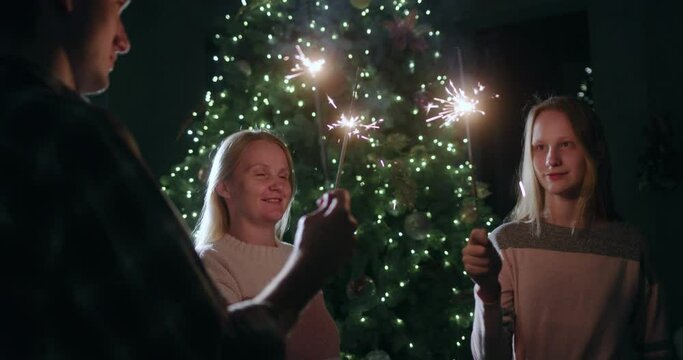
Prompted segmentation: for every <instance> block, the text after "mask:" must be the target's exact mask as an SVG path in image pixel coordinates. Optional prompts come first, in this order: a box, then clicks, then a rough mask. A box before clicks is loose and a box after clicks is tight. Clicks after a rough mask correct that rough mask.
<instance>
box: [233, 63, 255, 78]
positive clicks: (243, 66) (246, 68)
mask: <svg viewBox="0 0 683 360" xmlns="http://www.w3.org/2000/svg"><path fill="white" fill-rule="evenodd" d="M235 64H236V65H237V68H238V69H240V71H241V72H242V73H243V74H244V75H247V76H251V65H249V63H248V62H246V61H244V60H239V61H237V62H236V63H235Z"/></svg>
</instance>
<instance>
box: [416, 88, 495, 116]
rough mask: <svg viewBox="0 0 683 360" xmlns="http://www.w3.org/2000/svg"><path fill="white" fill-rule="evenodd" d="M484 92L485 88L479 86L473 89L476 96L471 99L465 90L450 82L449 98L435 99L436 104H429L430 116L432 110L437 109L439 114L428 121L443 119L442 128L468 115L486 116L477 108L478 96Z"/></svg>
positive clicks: (447, 90) (447, 91) (447, 89)
mask: <svg viewBox="0 0 683 360" xmlns="http://www.w3.org/2000/svg"><path fill="white" fill-rule="evenodd" d="M483 90H484V86H483V85H481V84H478V85H477V87H475V88H474V89H472V92H473V94H474V95H473V97H470V96H468V95H467V94H466V93H465V91H464V90H463V89H461V88H457V87H455V85H454V84H453V82H452V81H449V82H448V86H446V93H447V94H448V97H447V98H446V99H440V98H434V103H432V102H430V103H429V104H427V107H426V109H427V113H428V114H429V111H431V110H432V109H437V110H439V112H438V114H436V115H435V116H432V117H430V118H428V119H427V120H426V121H427V122H431V121H434V120H437V119H441V120H443V121H444V122H443V124H442V125H441V126H447V125H450V124H452V123H454V122H457V121H459V120H460V118H461V117H463V116H465V115H467V114H471V113H479V114H482V115H483V114H485V113H484V111H482V110H481V109H479V108H478V107H477V105H478V104H479V100H478V99H477V96H478V95H479V94H480V92H482V91H483Z"/></svg>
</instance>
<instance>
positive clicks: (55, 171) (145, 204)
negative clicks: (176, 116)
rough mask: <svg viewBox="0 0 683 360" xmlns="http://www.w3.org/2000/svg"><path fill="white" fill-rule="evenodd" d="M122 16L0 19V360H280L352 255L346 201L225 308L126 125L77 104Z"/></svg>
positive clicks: (342, 197) (326, 212) (91, 10)
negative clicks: (313, 303) (290, 336)
mask: <svg viewBox="0 0 683 360" xmlns="http://www.w3.org/2000/svg"><path fill="white" fill-rule="evenodd" d="M129 2H130V0H21V1H15V2H13V3H14V5H13V7H12V8H11V10H10V8H7V9H5V10H3V12H2V13H1V14H0V166H3V167H4V169H3V175H2V176H0V234H2V239H3V249H2V251H1V252H0V253H1V254H2V255H0V264H2V265H0V266H2V268H0V270H2V277H3V280H4V281H3V292H2V296H0V319H2V320H0V334H2V336H0V358H3V359H15V358H16V359H19V358H46V359H76V358H88V359H108V358H110V359H120V358H140V359H157V358H191V359H217V358H244V357H248V358H254V359H256V358H278V357H281V356H282V354H283V352H282V350H283V345H282V339H283V337H284V336H286V333H287V331H288V330H289V329H290V328H291V326H292V324H293V323H294V322H295V321H296V318H297V316H298V314H299V312H300V311H301V309H302V308H303V307H304V306H305V305H306V303H307V302H308V300H310V299H311V298H312V296H313V295H314V294H315V293H316V292H317V291H318V290H319V289H320V287H321V286H322V284H323V282H324V281H325V279H326V278H327V277H329V276H330V275H332V274H333V273H334V272H335V271H336V270H337V268H338V267H339V266H340V265H341V264H342V263H343V262H344V261H346V260H348V258H349V257H350V255H351V250H352V242H353V240H352V239H353V229H354V227H355V220H354V219H353V216H352V215H351V214H350V200H349V198H348V194H347V193H346V192H344V191H336V192H332V193H329V194H326V195H325V196H323V198H321V200H320V201H319V208H318V210H316V211H315V212H314V213H311V214H309V215H308V216H306V217H304V218H302V220H301V221H300V223H299V228H298V229H297V230H298V231H297V236H296V244H295V245H296V250H295V252H294V254H293V255H292V258H291V259H290V261H289V262H288V264H287V265H286V266H285V268H284V269H283V270H282V272H281V273H280V275H279V276H278V277H277V278H276V279H275V280H274V281H273V283H272V284H271V285H270V286H269V287H268V288H266V289H265V290H264V292H263V293H262V294H261V295H259V296H258V297H257V298H256V299H253V300H251V301H249V302H247V303H241V304H238V305H237V306H234V307H233V308H231V309H230V311H228V310H227V309H224V308H222V307H221V305H220V304H221V301H220V300H219V299H220V297H219V295H218V293H217V292H216V290H215V288H214V287H213V285H212V284H211V281H210V280H209V278H208V277H207V275H206V273H205V271H204V269H203V268H202V266H201V264H200V261H199V260H198V258H197V256H196V254H195V252H194V250H193V247H192V244H191V241H190V238H189V235H188V231H187V229H186V228H185V226H184V225H183V224H182V223H181V222H180V221H179V220H178V217H177V214H176V212H175V210H174V208H173V206H172V205H170V203H169V202H168V200H167V199H166V198H165V197H164V195H163V194H162V193H161V192H160V191H159V185H158V184H157V183H156V181H155V180H154V179H153V177H152V176H150V173H149V172H148V170H147V168H146V166H145V165H144V163H143V161H142V160H141V158H140V157H139V154H138V153H137V150H136V148H135V146H134V142H133V141H132V139H131V137H130V136H129V135H128V133H127V131H126V130H125V128H124V126H122V125H121V124H120V123H119V122H117V121H116V120H115V119H113V118H112V117H111V116H110V115H109V114H108V113H106V112H105V111H103V110H101V109H98V108H96V107H94V106H91V105H89V104H88V103H87V101H86V100H84V98H83V97H82V95H84V94H90V93H95V92H99V91H103V90H104V89H106V87H107V86H108V84H109V76H108V75H109V72H110V71H111V70H112V69H113V67H114V63H115V62H116V59H117V56H119V55H122V54H125V53H126V52H127V51H128V50H129V49H130V43H129V41H128V37H127V34H126V32H125V29H124V27H123V24H122V23H121V18H120V14H121V12H122V11H123V10H124V9H125V8H126V6H127V5H128V4H129ZM323 239H324V240H325V243H324V244H323V243H322V241H321V240H323Z"/></svg>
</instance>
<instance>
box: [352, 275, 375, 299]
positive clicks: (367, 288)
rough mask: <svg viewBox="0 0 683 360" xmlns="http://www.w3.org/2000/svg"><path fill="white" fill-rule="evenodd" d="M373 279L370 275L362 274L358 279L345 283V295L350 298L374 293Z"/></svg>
mask: <svg viewBox="0 0 683 360" xmlns="http://www.w3.org/2000/svg"><path fill="white" fill-rule="evenodd" d="M375 290H376V289H375V281H374V280H372V278H371V277H369V276H366V275H363V276H361V277H359V278H358V279H355V280H351V281H349V283H348V284H347V285H346V296H348V297H349V299H351V300H355V299H358V298H361V297H366V296H372V295H374V294H375Z"/></svg>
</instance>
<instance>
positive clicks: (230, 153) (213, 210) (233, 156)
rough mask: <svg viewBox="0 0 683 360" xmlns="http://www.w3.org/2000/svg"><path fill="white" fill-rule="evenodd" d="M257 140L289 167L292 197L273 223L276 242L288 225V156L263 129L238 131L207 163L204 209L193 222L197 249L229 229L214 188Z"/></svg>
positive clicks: (230, 172)
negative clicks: (267, 144) (268, 145)
mask: <svg viewBox="0 0 683 360" xmlns="http://www.w3.org/2000/svg"><path fill="white" fill-rule="evenodd" d="M257 140H265V141H269V142H271V143H273V144H275V145H277V146H279V147H280V148H281V149H282V151H283V152H284V153H285V156H286V158H287V164H288V165H289V185H290V186H291V187H292V196H291V197H290V200H289V204H287V208H286V210H285V213H284V214H283V216H282V219H280V221H278V222H277V224H275V236H276V238H277V239H278V240H281V239H282V236H283V235H284V233H285V231H286V230H287V226H288V224H289V216H290V210H291V207H292V199H293V198H294V192H295V181H294V167H293V162H292V155H291V154H290V152H289V149H288V148H287V145H285V143H284V142H283V141H282V140H281V139H280V138H278V137H277V136H275V135H273V134H271V133H269V132H267V131H263V130H242V131H239V132H236V133H234V134H232V135H230V136H228V137H227V138H226V139H225V140H223V141H222V142H221V145H220V146H219V147H218V149H217V151H216V154H215V155H214V157H213V160H212V162H211V170H210V171H209V177H208V179H207V184H206V185H207V186H206V195H205V197H204V206H203V207H202V212H201V214H200V216H199V221H197V226H196V227H195V229H194V237H195V244H196V245H197V246H199V245H206V244H209V243H212V242H214V241H216V240H218V239H220V238H221V237H222V236H223V235H224V234H226V233H227V232H228V231H229V230H230V213H229V212H228V207H227V206H226V205H225V202H224V201H223V198H221V196H220V195H219V194H218V191H216V187H217V186H218V184H220V183H221V182H223V181H225V180H227V179H229V178H230V177H231V176H232V174H233V173H234V172H235V168H236V165H237V162H238V161H239V158H240V156H241V155H242V152H244V149H246V148H247V146H248V145H249V144H251V143H252V142H254V141H257Z"/></svg>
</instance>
